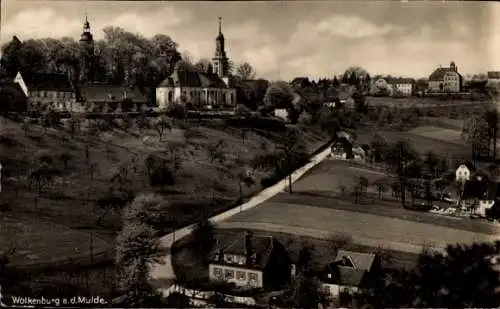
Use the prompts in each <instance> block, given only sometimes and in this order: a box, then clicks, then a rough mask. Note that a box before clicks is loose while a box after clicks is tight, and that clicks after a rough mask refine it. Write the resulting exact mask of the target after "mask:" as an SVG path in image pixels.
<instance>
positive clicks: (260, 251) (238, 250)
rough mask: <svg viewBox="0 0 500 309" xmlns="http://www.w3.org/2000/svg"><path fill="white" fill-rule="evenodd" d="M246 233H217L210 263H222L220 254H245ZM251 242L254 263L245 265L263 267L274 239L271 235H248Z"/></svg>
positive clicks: (269, 254)
mask: <svg viewBox="0 0 500 309" xmlns="http://www.w3.org/2000/svg"><path fill="white" fill-rule="evenodd" d="M245 237H246V233H241V234H239V235H218V236H217V237H216V245H215V248H214V250H213V251H212V253H211V260H212V263H218V264H224V261H223V259H222V256H223V255H224V254H234V255H241V256H246V255H247V252H246V245H245ZM250 240H251V243H252V255H254V256H255V263H254V264H253V265H252V264H247V265H246V266H248V267H252V268H257V269H264V267H265V266H266V265H267V262H268V260H269V257H270V256H271V252H272V250H273V246H274V243H275V241H276V240H275V239H274V238H273V237H271V236H260V235H253V236H251V237H250Z"/></svg>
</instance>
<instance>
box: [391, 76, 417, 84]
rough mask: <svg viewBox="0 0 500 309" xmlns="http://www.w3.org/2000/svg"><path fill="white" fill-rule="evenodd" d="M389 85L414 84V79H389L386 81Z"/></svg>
mask: <svg viewBox="0 0 500 309" xmlns="http://www.w3.org/2000/svg"><path fill="white" fill-rule="evenodd" d="M387 82H388V83H389V84H393V85H397V84H415V79H413V78H402V77H399V78H394V77H393V78H389V80H388V81H387Z"/></svg>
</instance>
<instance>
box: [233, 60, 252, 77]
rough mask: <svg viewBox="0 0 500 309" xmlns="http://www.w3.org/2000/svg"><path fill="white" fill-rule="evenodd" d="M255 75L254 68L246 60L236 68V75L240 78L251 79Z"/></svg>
mask: <svg viewBox="0 0 500 309" xmlns="http://www.w3.org/2000/svg"><path fill="white" fill-rule="evenodd" d="M255 75H256V74H255V70H254V69H253V67H252V66H251V65H250V64H249V63H248V62H244V63H242V64H240V65H239V66H238V67H237V68H236V76H237V77H238V78H239V79H240V80H243V81H245V80H252V79H255Z"/></svg>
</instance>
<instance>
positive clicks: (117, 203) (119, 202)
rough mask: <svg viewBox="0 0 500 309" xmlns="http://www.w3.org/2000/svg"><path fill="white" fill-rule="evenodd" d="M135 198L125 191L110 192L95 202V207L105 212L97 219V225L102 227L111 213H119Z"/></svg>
mask: <svg viewBox="0 0 500 309" xmlns="http://www.w3.org/2000/svg"><path fill="white" fill-rule="evenodd" d="M132 198H133V196H132V194H131V193H129V192H125V191H112V189H110V191H109V192H108V193H107V194H106V195H105V196H104V197H102V198H99V199H97V200H96V201H95V205H94V206H95V207H96V208H99V209H101V210H103V212H102V214H101V215H100V216H99V217H98V218H97V225H100V224H101V222H102V220H103V219H104V218H105V217H106V215H107V214H108V213H109V212H110V211H116V212H118V213H120V212H121V210H122V209H123V208H124V207H125V205H127V204H128V203H129V202H130V201H131V200H132Z"/></svg>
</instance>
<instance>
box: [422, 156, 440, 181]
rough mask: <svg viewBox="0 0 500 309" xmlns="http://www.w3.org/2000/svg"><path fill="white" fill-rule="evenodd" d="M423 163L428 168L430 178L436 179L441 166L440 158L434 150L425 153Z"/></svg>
mask: <svg viewBox="0 0 500 309" xmlns="http://www.w3.org/2000/svg"><path fill="white" fill-rule="evenodd" d="M423 163H424V164H425V166H426V167H427V172H428V173H429V177H435V176H436V169H437V166H438V164H439V158H438V157H437V155H436V154H435V153H434V152H433V151H432V150H429V151H427V152H426V153H425V157H424V162H423Z"/></svg>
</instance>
